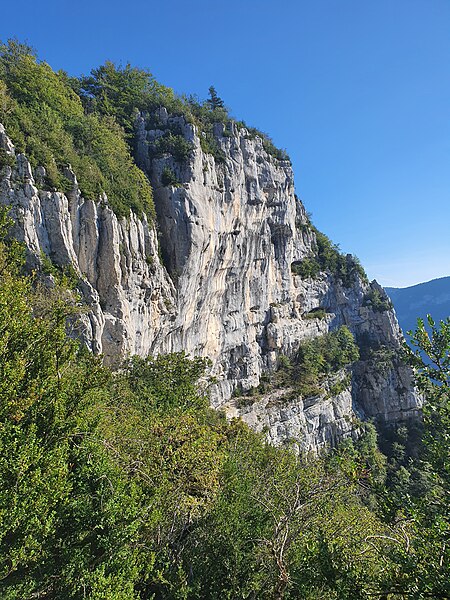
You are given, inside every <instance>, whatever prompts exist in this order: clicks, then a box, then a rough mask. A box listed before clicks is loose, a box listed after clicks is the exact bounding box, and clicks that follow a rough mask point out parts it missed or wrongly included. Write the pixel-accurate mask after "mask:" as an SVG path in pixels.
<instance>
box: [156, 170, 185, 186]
mask: <svg viewBox="0 0 450 600" xmlns="http://www.w3.org/2000/svg"><path fill="white" fill-rule="evenodd" d="M161 183H162V184H163V185H171V186H173V187H179V186H180V185H181V184H180V182H179V181H178V179H177V176H176V175H175V173H174V172H173V171H172V169H171V168H170V167H164V169H163V171H162V174H161Z"/></svg>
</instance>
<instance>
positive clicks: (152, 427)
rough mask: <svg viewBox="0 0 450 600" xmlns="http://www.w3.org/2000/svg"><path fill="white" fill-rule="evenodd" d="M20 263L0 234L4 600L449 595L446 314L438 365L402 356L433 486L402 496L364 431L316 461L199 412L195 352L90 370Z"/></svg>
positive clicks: (202, 391) (57, 307) (49, 300)
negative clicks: (419, 396) (424, 402)
mask: <svg viewBox="0 0 450 600" xmlns="http://www.w3.org/2000/svg"><path fill="white" fill-rule="evenodd" d="M1 222H2V224H1V230H2V232H3V234H4V233H5V228H6V219H5V217H4V214H3V215H2V217H1ZM22 264H23V250H22V248H21V246H20V245H19V244H17V243H11V242H6V241H5V240H4V237H3V235H2V236H1V239H0V270H1V273H2V277H1V279H0V332H1V337H0V340H1V343H0V448H1V450H2V452H1V457H2V458H1V459H0V500H1V501H0V507H1V508H0V517H1V518H0V595H1V597H2V598H5V599H7V600H13V599H14V600H19V599H20V600H23V599H24V598H30V599H31V598H38V597H39V598H46V599H55V600H56V599H59V598H63V597H65V598H68V599H74V600H76V599H80V600H81V599H82V598H98V599H100V598H102V599H106V600H116V599H124V600H125V599H126V600H132V599H136V600H137V599H139V598H141V599H143V598H167V599H172V598H173V599H176V598H179V599H181V598H184V599H198V600H200V599H208V598H210V599H211V600H213V599H215V598H219V597H220V598H236V597H242V598H261V599H263V600H264V599H266V600H272V599H274V598H278V599H281V598H286V599H289V598H292V599H294V598H305V599H311V600H312V599H316V600H318V599H319V598H320V599H340V600H341V599H344V600H345V599H347V600H357V599H369V598H373V597H380V598H382V597H384V598H390V599H393V598H399V597H400V598H402V597H404V598H429V597H435V598H441V597H442V598H445V597H447V596H448V592H449V590H448V581H449V579H448V574H449V573H448V550H447V546H446V536H447V533H448V528H447V525H448V501H447V498H448V491H449V490H448V460H447V453H448V445H447V444H445V443H443V442H445V440H446V439H447V437H448V435H449V433H448V371H449V369H448V346H449V340H448V337H449V336H448V330H449V327H450V325H446V328H445V329H443V330H441V332H439V331H437V330H436V334H435V343H434V342H433V348H434V349H436V352H435V350H433V352H434V354H433V355H432V356H436V357H437V358H438V360H439V365H440V366H439V368H437V369H436V370H435V371H433V372H431V371H427V370H426V369H427V368H428V367H427V366H426V365H424V364H422V363H420V362H419V361H420V358H419V357H415V358H414V361H416V365H417V368H418V369H421V370H422V376H421V377H422V378H421V379H419V382H422V383H421V385H422V389H423V390H424V391H426V392H427V393H429V394H430V404H429V409H428V411H427V412H426V426H427V427H428V426H430V427H431V426H432V428H433V435H432V436H431V430H430V433H429V434H427V437H426V440H427V442H426V448H425V449H426V452H425V454H424V458H423V459H422V460H424V461H427V465H428V468H429V472H430V474H431V483H430V484H429V485H428V487H427V488H425V492H424V491H423V489H422V492H421V493H422V494H424V495H422V496H420V497H417V498H414V497H412V498H411V497H410V498H409V500H408V503H405V502H403V501H402V503H400V496H398V495H396V496H395V497H394V498H392V497H391V496H390V495H389V494H387V493H386V491H385V489H384V481H385V476H386V471H385V460H384V459H383V456H382V455H381V454H380V453H379V451H378V450H377V448H376V436H375V433H374V429H373V427H371V426H366V433H365V434H364V435H362V437H361V438H360V439H359V441H351V440H347V441H345V443H343V445H342V446H341V448H339V449H337V450H336V451H334V452H332V453H331V454H330V455H329V456H327V457H322V458H313V457H306V456H305V457H301V456H300V457H298V456H296V455H295V454H293V453H292V452H291V451H290V450H289V449H282V448H274V447H271V446H269V445H267V444H266V443H265V442H264V441H263V439H262V438H261V437H260V436H259V435H257V434H255V433H253V432H252V431H250V430H249V429H248V428H247V427H246V426H245V425H244V424H243V423H241V422H239V421H235V422H231V423H227V421H226V420H225V419H224V418H223V416H222V415H221V414H220V413H218V412H216V411H214V410H212V409H211V408H209V406H208V399H207V393H206V391H207V388H206V386H207V382H205V383H202V384H200V383H199V378H202V376H203V373H204V369H205V366H206V361H205V360H204V359H189V358H187V357H186V356H185V355H184V354H182V353H180V354H173V355H169V356H159V357H156V358H152V357H148V358H146V359H142V358H137V357H135V358H133V359H132V360H129V361H126V362H125V363H124V364H123V366H122V368H121V370H120V371H119V372H112V371H110V370H109V369H108V368H106V367H104V366H102V364H101V361H100V359H99V358H97V357H94V356H93V355H92V354H90V353H89V352H87V351H86V350H84V349H83V347H82V346H81V345H80V344H79V343H78V342H76V341H74V340H73V339H70V338H69V337H68V336H67V334H66V325H67V317H70V319H71V322H72V320H73V311H76V310H77V308H78V307H77V299H76V297H75V298H74V297H73V292H71V291H70V290H64V289H63V288H60V287H58V286H60V285H61V284H60V283H59V284H58V283H56V287H54V288H53V289H52V290H45V289H42V287H39V286H37V285H36V282H34V281H33V280H32V278H30V277H27V276H25V275H23V273H22ZM61 281H62V280H61ZM71 297H72V298H73V301H70V298H71ZM337 335H338V334H337ZM340 335H342V336H344V337H345V340H347V342H348V343H347V342H346V343H345V344H344V346H343V348H344V350H343V351H344V353H345V351H346V349H347V350H348V352H349V353H350V354H348V352H347V354H348V356H347V357H346V358H345V361H346V360H351V359H352V358H353V357H354V356H353V350H352V344H351V340H350V337H349V336H348V335H347V333H346V332H345V331H344V332H341V334H340ZM424 336H425V334H424V332H423V331H422V330H419V334H418V337H417V340H418V343H419V344H420V345H421V347H422V348H423V349H425V350H427V349H428V348H429V346H428V345H427V339H426V338H425V337H424ZM347 338H348V339H347ZM336 343H337V342H336ZM341 346H342V344H340V345H339V347H340V348H341ZM333 348H334V345H333V344H332V348H331V350H330V349H328V350H329V351H330V352H332V354H333V352H334V351H333ZM445 348H447V350H445ZM328 350H327V352H328ZM427 351H428V350H427ZM445 352H447V354H446V355H445ZM335 354H336V352H334V354H333V356H334V355H335ZM333 360H334V359H333ZM335 360H336V361H338V362H341V358H339V357H335ZM342 360H344V358H342ZM430 373H431V374H432V376H433V377H434V379H438V381H439V382H440V384H441V385H434V384H433V385H432V384H430V383H429V382H428V375H429V374H430ZM443 373H447V380H446V381H444V380H443V375H442V374H443ZM430 385H431V388H430ZM445 390H446V391H445ZM437 442H439V443H437ZM397 487H398V480H397ZM397 491H398V490H397ZM388 502H389V506H388V510H387V509H386V506H387V503H388Z"/></svg>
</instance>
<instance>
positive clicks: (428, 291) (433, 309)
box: [384, 277, 450, 332]
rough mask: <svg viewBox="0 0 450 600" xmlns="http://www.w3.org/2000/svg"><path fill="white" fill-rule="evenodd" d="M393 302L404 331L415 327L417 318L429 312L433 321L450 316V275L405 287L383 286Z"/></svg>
mask: <svg viewBox="0 0 450 600" xmlns="http://www.w3.org/2000/svg"><path fill="white" fill-rule="evenodd" d="M384 289H385V290H386V292H387V294H388V295H389V297H390V298H391V300H392V302H393V303H394V307H395V312H396V313H397V318H398V321H399V323H400V326H401V328H402V330H403V331H404V332H406V331H410V330H412V329H415V327H416V324H417V319H418V318H419V317H420V318H422V319H425V318H426V315H427V314H430V315H431V316H432V317H433V319H434V320H435V321H439V320H441V319H446V318H447V317H449V316H450V277H440V278H439V279H433V280H432V281H427V282H425V283H419V284H417V285H413V286H411V287H407V288H390V287H387V288H384Z"/></svg>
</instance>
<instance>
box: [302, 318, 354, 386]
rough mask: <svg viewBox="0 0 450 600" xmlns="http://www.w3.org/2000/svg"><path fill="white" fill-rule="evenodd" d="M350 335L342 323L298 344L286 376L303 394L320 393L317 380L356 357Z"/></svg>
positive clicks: (322, 378)
mask: <svg viewBox="0 0 450 600" xmlns="http://www.w3.org/2000/svg"><path fill="white" fill-rule="evenodd" d="M358 358H359V351H358V347H357V345H356V344H355V340H354V338H353V335H352V334H351V332H350V331H349V329H348V328H347V327H345V326H342V327H340V328H339V329H338V330H337V331H332V332H330V333H327V334H325V335H323V336H320V337H317V338H313V339H312V340H307V341H305V342H303V343H302V344H301V345H300V348H299V349H298V352H297V354H296V356H295V361H294V366H293V368H292V370H291V374H290V378H291V380H292V383H293V384H294V385H295V387H296V389H297V391H298V392H299V393H300V394H302V395H303V396H313V395H316V394H318V393H320V383H321V382H322V381H323V380H324V379H325V378H326V377H327V376H329V375H330V374H331V373H333V372H335V371H338V370H339V369H342V368H344V367H347V366H348V365H350V364H351V363H352V362H354V361H356V360H358Z"/></svg>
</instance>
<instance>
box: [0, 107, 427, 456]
mask: <svg viewBox="0 0 450 600" xmlns="http://www.w3.org/2000/svg"><path fill="white" fill-rule="evenodd" d="M159 117H160V122H161V126H160V127H161V128H160V129H150V130H147V129H146V122H145V120H144V118H141V119H140V120H139V121H138V124H137V127H138V136H137V140H138V141H137V150H136V158H137V162H138V164H139V165H140V166H141V168H143V170H144V171H145V172H146V173H147V174H148V176H149V178H150V179H151V182H152V185H153V188H154V197H155V205H156V209H157V216H158V219H157V228H158V233H157V228H156V227H155V224H153V223H149V222H148V221H147V219H146V218H145V217H137V216H136V215H133V214H132V215H131V216H130V218H129V219H118V218H117V217H116V216H115V215H114V214H113V212H112V211H111V209H110V208H109V207H108V204H107V199H106V198H102V199H100V200H99V202H92V201H90V200H85V199H83V198H82V197H81V194H80V192H79V190H78V186H77V181H76V177H75V175H74V174H73V173H72V172H71V171H70V169H68V171H67V176H68V177H69V178H71V180H72V182H73V189H72V191H71V192H70V193H69V194H67V195H64V194H62V193H59V192H56V191H44V190H43V189H42V186H40V185H39V182H40V180H41V179H42V172H41V171H40V170H39V169H40V168H39V167H38V169H37V170H36V172H35V173H33V172H32V170H31V167H30V165H29V163H28V161H27V159H26V157H24V156H23V155H18V156H17V157H16V159H17V161H16V163H17V166H16V167H15V168H14V169H11V168H9V167H4V169H3V172H2V178H1V184H0V185H1V188H0V201H1V203H2V204H5V205H8V206H10V207H11V214H12V215H13V217H14V221H15V227H14V235H15V236H16V237H17V238H18V239H20V240H23V241H24V242H25V243H26V245H27V247H28V248H29V250H30V257H29V260H30V262H31V263H32V262H33V261H35V262H36V261H38V260H39V256H40V254H41V252H43V253H45V254H47V255H48V256H50V258H51V259H52V260H53V261H54V262H55V263H56V264H60V265H63V264H68V263H71V264H72V265H73V266H74V267H75V269H76V270H77V272H78V273H79V275H80V276H81V278H82V292H83V294H84V296H85V298H86V301H87V302H88V304H89V305H90V307H91V310H90V312H89V315H88V316H86V318H85V320H86V323H85V337H86V341H87V343H89V345H90V346H91V348H92V349H93V350H94V351H96V352H103V353H104V355H105V357H106V359H107V360H108V361H110V362H114V361H115V360H117V357H118V356H119V355H120V354H126V353H137V354H140V355H146V354H147V353H149V352H152V353H157V352H168V351H178V350H185V351H186V352H188V353H190V354H192V355H201V356H208V357H209V358H210V359H211V360H212V362H213V368H212V373H213V375H215V376H216V377H217V380H218V384H217V385H216V386H215V389H214V391H213V395H212V402H213V404H214V405H215V406H217V407H220V406H223V407H224V408H225V409H226V410H227V411H228V412H229V414H232V415H238V414H240V415H243V418H245V419H246V420H247V421H248V422H249V423H251V424H252V425H253V426H254V427H256V428H257V429H258V428H260V429H265V430H267V431H268V435H269V437H270V439H271V440H272V441H273V442H274V443H281V442H284V441H286V440H289V439H290V438H292V437H295V438H301V437H302V436H303V439H304V440H308V441H307V442H305V444H303V446H304V447H308V448H317V447H319V446H321V445H323V444H324V443H327V442H330V441H331V442H335V441H336V440H337V439H338V438H339V437H342V436H343V435H348V434H350V432H351V430H352V418H353V415H354V414H359V415H360V416H363V417H369V416H370V417H380V418H382V419H384V420H390V419H398V418H403V417H407V416H410V415H412V414H413V413H414V411H415V409H416V407H417V399H416V397H415V395H414V393H413V391H412V387H411V382H410V374H409V372H408V370H407V369H406V368H405V367H403V366H402V365H401V364H400V363H399V362H398V361H394V363H392V364H391V366H390V367H389V368H388V369H387V371H386V372H384V371H383V372H381V371H380V369H379V368H378V366H377V365H376V364H375V362H376V361H374V360H373V358H370V357H366V359H365V360H364V361H360V362H359V363H358V364H357V366H356V368H355V369H354V377H353V383H352V385H351V387H349V388H348V389H347V390H344V392H342V393H341V394H340V397H339V398H336V399H332V400H331V403H330V402H328V401H327V402H325V401H324V397H322V398H318V399H302V398H291V399H290V400H289V401H288V402H287V401H281V400H280V398H278V400H277V401H276V402H275V401H274V399H273V398H269V399H267V402H266V401H265V399H264V398H263V399H261V400H259V401H258V402H255V403H254V404H253V405H252V406H250V407H249V406H247V407H245V409H243V408H239V407H238V406H237V403H236V402H233V401H230V398H231V396H232V393H233V391H234V390H235V389H236V388H237V387H239V389H242V390H248V389H251V388H254V387H256V386H257V385H258V383H259V381H260V378H261V375H262V374H263V373H266V372H271V371H273V370H274V369H275V368H276V366H277V361H278V357H279V356H280V355H281V354H285V355H292V354H293V353H294V352H295V351H296V349H297V348H298V346H299V343H300V342H301V340H303V339H306V338H311V337H314V336H317V335H321V334H323V333H326V332H327V331H329V330H332V329H336V328H337V327H339V326H340V325H342V324H345V325H347V326H348V327H349V328H350V330H351V331H352V332H353V333H354V334H355V336H356V337H357V339H359V340H362V341H363V342H364V343H365V344H366V345H369V346H370V347H376V346H383V347H387V348H390V349H391V350H393V351H396V350H398V348H399V344H400V334H399V328H398V324H397V321H396V318H395V315H394V313H393V311H390V310H388V311H384V312H376V311H374V310H373V309H372V308H371V306H370V305H366V304H367V303H366V302H365V299H366V298H367V293H368V292H369V290H370V286H369V284H367V283H364V282H363V281H362V280H361V278H359V277H356V278H355V279H354V282H353V284H352V285H351V286H350V287H345V286H344V285H343V283H342V282H341V281H339V279H338V278H336V277H335V276H333V275H332V274H330V273H322V274H320V276H319V277H317V278H315V279H301V278H300V277H299V276H296V275H294V274H293V273H292V271H291V264H292V263H293V262H296V261H301V260H302V259H303V258H305V257H306V256H309V255H311V253H313V252H314V248H315V234H314V231H313V230H312V229H311V228H310V227H308V219H307V217H306V213H305V210H304V207H303V205H302V204H301V202H300V201H299V200H298V199H297V198H296V196H295V194H294V182H293V173H292V169H291V165H290V163H289V162H287V161H280V160H277V159H276V158H274V157H272V156H270V155H269V154H268V153H267V152H266V151H265V149H264V147H263V142H262V140H261V138H259V137H252V136H250V134H249V132H248V131H247V130H246V129H244V128H240V129H239V128H238V127H237V126H236V125H235V124H234V123H230V124H229V125H228V126H227V128H225V127H224V126H223V125H220V124H218V125H217V126H216V127H215V132H214V134H215V142H216V144H217V147H218V148H219V149H220V150H221V160H216V159H215V158H214V157H213V156H212V155H211V154H207V153H205V152H204V151H203V150H202V144H201V140H200V137H199V135H202V134H201V133H200V134H199V132H198V131H197V129H196V128H195V127H194V126H193V125H192V124H190V123H186V122H185V121H184V119H183V118H182V117H169V115H167V113H165V111H164V109H163V110H162V111H161V112H160V115H159ZM168 128H176V130H177V131H180V132H182V135H183V136H184V138H185V139H186V140H187V141H188V142H189V143H190V144H191V146H192V151H191V152H190V154H189V157H187V159H186V160H184V161H181V162H180V161H176V160H175V159H174V157H173V156H172V155H170V154H167V155H163V156H159V157H158V158H155V157H152V155H153V153H152V147H153V145H154V143H155V141H156V140H157V139H158V138H159V137H161V136H162V135H164V133H165V131H167V129H168ZM0 144H1V145H2V147H3V148H4V149H5V150H6V151H7V152H8V153H10V154H11V155H12V154H14V148H13V146H12V144H11V143H10V141H9V139H8V138H7V136H6V133H5V132H4V130H3V128H0ZM168 169H169V170H170V172H171V173H172V174H173V175H174V177H175V178H176V180H177V181H178V182H179V183H178V184H177V185H169V186H168V185H163V183H162V182H163V181H164V176H163V174H164V172H165V171H166V172H167V170H168ZM158 236H159V244H160V251H158ZM160 256H162V257H163V261H161V258H160ZM372 285H375V286H376V284H372ZM377 289H379V290H381V288H377ZM380 293H382V294H383V291H382V290H381V292H380ZM318 307H321V308H324V309H325V310H326V312H327V314H326V317H325V318H324V319H311V318H306V317H305V315H306V314H307V313H308V312H309V311H311V310H312V309H314V308H318ZM325 395H326V394H325ZM267 404H270V406H267ZM308 411H309V412H308ZM308 415H309V416H308ZM311 415H313V416H311Z"/></svg>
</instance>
